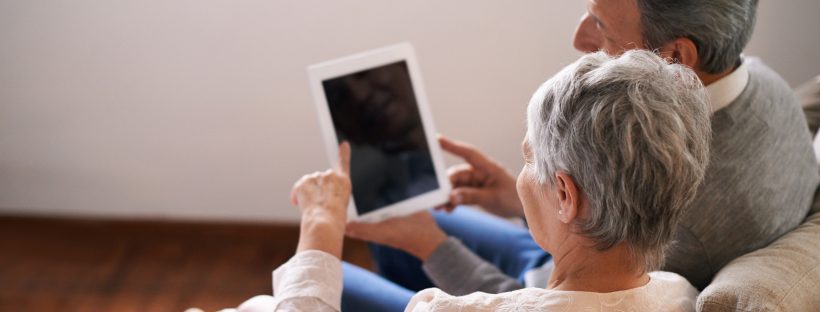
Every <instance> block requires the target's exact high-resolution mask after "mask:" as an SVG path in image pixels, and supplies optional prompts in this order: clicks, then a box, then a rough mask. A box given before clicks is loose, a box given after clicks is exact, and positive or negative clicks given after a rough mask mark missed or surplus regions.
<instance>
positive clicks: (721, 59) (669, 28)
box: [637, 0, 758, 74]
mask: <svg viewBox="0 0 820 312" xmlns="http://www.w3.org/2000/svg"><path fill="white" fill-rule="evenodd" d="M637 1H638V9H639V10H640V14H641V32H642V35H643V38H644V40H645V41H646V44H647V45H648V47H649V48H650V49H658V48H660V47H661V46H663V45H664V44H666V43H669V42H670V41H672V40H675V39H677V38H681V37H685V38H689V39H690V40H692V41H693V42H694V43H695V45H696V46H697V48H698V58H699V59H700V62H699V63H700V64H699V67H700V70H702V71H705V72H707V73H710V74H718V73H722V72H725V71H727V70H729V69H732V68H733V67H734V66H735V65H736V64H737V63H738V61H739V60H740V54H741V53H743V49H744V48H745V47H746V44H747V43H749V39H750V38H751V37H752V31H753V30H754V25H755V19H756V12H757V2H758V0H637Z"/></svg>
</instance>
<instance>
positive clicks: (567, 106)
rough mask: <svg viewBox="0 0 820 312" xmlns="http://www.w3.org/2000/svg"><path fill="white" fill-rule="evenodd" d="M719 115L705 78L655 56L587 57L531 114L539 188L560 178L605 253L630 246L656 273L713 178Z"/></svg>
mask: <svg viewBox="0 0 820 312" xmlns="http://www.w3.org/2000/svg"><path fill="white" fill-rule="evenodd" d="M710 116H711V107H710V105H709V104H708V101H707V98H706V93H705V90H704V88H703V85H702V84H701V82H700V80H698V78H697V76H696V75H695V73H694V72H693V71H692V70H690V69H688V68H686V67H685V66H682V65H677V64H669V63H667V62H666V61H664V60H663V59H661V58H660V57H659V56H658V55H656V54H654V53H652V52H650V51H646V50H632V51H628V52H626V53H624V54H623V55H621V56H620V57H610V56H607V55H606V54H605V53H603V52H597V53H592V54H587V55H585V56H583V57H581V59H579V60H578V61H576V62H575V63H573V64H571V65H569V66H567V67H566V68H564V69H563V70H562V71H561V72H559V73H558V74H557V75H555V76H554V77H553V78H551V79H550V80H548V81H547V82H545V83H544V84H543V85H541V87H540V88H539V89H538V90H537V91H536V92H535V94H534V95H533V97H532V99H531V100H530V103H529V108H528V112H527V117H528V118H527V123H528V137H527V140H528V143H529V144H530V147H531V149H532V155H533V164H532V165H533V166H534V168H535V170H536V171H537V173H538V180H539V181H538V182H539V183H540V184H541V185H543V186H544V187H553V186H554V182H555V181H554V177H555V174H556V173H557V172H558V171H562V172H565V173H567V174H568V175H570V176H571V177H572V179H573V181H574V182H575V183H576V185H578V187H579V189H580V193H581V195H582V203H583V204H584V206H585V207H586V208H587V209H588V210H587V211H588V214H587V215H585V216H583V217H582V218H579V220H578V221H577V222H576V223H575V226H576V229H577V231H578V233H580V234H582V235H585V236H586V237H589V238H590V239H591V240H592V241H594V242H595V243H596V247H597V248H598V249H599V250H606V249H609V248H611V247H612V246H615V245H617V244H619V243H622V242H624V243H626V244H627V246H628V247H629V248H630V251H631V254H632V255H633V256H634V257H635V260H636V261H643V262H639V263H641V264H644V265H645V266H644V269H645V270H647V271H649V270H656V269H658V268H660V267H661V265H662V264H663V254H664V251H665V249H666V248H667V247H668V245H669V243H670V242H671V240H672V234H673V232H674V229H675V226H676V225H677V223H678V222H679V219H680V218H681V215H682V213H683V212H684V209H685V208H686V207H687V206H688V205H689V204H690V202H691V201H692V199H693V197H694V196H695V192H696V190H697V188H698V185H699V184H700V183H701V181H702V180H703V177H704V172H705V168H706V165H707V162H708V157H709V144H710V139H711V123H710Z"/></svg>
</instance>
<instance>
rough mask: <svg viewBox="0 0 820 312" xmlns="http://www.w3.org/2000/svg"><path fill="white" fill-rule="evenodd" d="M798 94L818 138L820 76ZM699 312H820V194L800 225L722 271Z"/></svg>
mask: <svg viewBox="0 0 820 312" xmlns="http://www.w3.org/2000/svg"><path fill="white" fill-rule="evenodd" d="M797 92H798V95H799V96H800V99H801V103H802V105H803V110H804V111H805V113H806V119H807V120H808V122H809V128H810V129H811V131H812V133H817V129H818V128H820V76H818V77H817V78H816V79H814V80H813V81H811V82H809V83H807V84H805V85H803V86H802V87H800V88H798V90H797ZM817 147H818V146H817V145H815V148H817ZM697 310H698V311H705V312H712V311H811V312H820V192H818V193H817V194H816V195H815V198H814V205H813V206H812V209H811V211H810V212H809V216H808V217H807V218H806V221H804V222H803V224H802V225H800V226H799V227H797V228H796V229H794V230H792V231H791V232H789V233H787V234H786V235H784V236H783V237H781V238H779V239H778V240H776V241H774V242H773V243H772V244H771V245H769V246H767V247H766V248H762V249H760V250H757V251H754V252H751V253H749V254H746V255H744V256H742V257H740V258H737V259H735V260H734V261H732V262H730V263H729V264H727V265H726V266H725V267H724V268H723V269H721V270H720V271H719V272H718V273H717V275H715V278H714V279H713V280H712V283H711V284H709V286H708V287H706V289H704V290H703V292H701V294H700V296H699V297H698V301H697Z"/></svg>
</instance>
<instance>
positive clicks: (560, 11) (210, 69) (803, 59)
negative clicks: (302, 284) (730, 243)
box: [0, 0, 820, 221]
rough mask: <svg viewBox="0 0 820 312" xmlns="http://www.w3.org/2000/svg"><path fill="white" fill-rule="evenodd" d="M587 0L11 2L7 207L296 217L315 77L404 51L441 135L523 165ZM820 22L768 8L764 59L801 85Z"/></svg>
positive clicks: (788, 8)
mask: <svg viewBox="0 0 820 312" xmlns="http://www.w3.org/2000/svg"><path fill="white" fill-rule="evenodd" d="M584 5H585V4H584V2H583V1H581V0H576V1H565V0H552V1H544V0H539V1H536V0H527V1H495V0H462V1H435V0H425V1H384V0H358V1H354V0H344V1H341V0H335V1H320V0H289V1H285V0H280V1H262V0H247V1H232V0H222V1H217V0H207V1H204V0H187V1H185V0H173V1H160V0H155V1H136V0H130V1H108V0H75V1H43V0H2V1H0V213H4V214H47V215H81V216H102V217H112V216H113V217H147V218H166V217H167V218H191V219H235V220H263V221H293V220H296V219H297V218H298V214H297V212H296V209H295V208H292V207H290V205H289V204H288V202H287V194H288V192H289V190H290V186H291V184H292V182H293V181H295V180H296V179H297V178H298V177H299V176H301V175H302V174H304V173H307V172H310V171H315V170H320V169H323V168H325V167H327V166H328V163H327V160H326V159H325V156H324V155H325V153H324V151H323V150H322V143H321V137H320V135H319V131H318V123H317V121H316V116H315V112H314V109H313V106H312V105H313V104H312V101H311V98H310V93H309V90H308V86H307V78H306V74H305V70H304V68H305V67H306V66H307V65H309V64H312V63H316V62H319V61H324V60H327V59H332V58H336V57H339V56H343V55H347V54H351V53H355V52H359V51H363V50H367V49H371V48H376V47H380V46H384V45H388V44H392V43H396V42H401V41H409V42H411V43H413V44H414V45H415V47H416V52H417V54H418V57H419V62H420V64H421V69H422V72H423V74H424V78H425V83H426V87H427V89H428V95H429V97H430V102H431V105H432V110H433V114H434V116H435V121H436V126H437V127H438V129H439V131H440V132H442V133H445V134H448V135H450V136H452V137H455V138H460V139H464V140H467V141H471V142H474V143H475V144H476V145H478V146H479V147H481V148H482V149H484V150H486V151H488V152H489V153H491V154H492V155H495V157H497V158H498V159H499V160H500V161H502V162H503V163H504V164H506V165H508V166H509V167H510V168H512V170H513V171H517V170H518V168H519V166H520V164H521V161H520V160H519V159H520V155H519V148H518V144H519V142H520V139H521V137H522V136H523V134H524V127H525V125H524V108H525V105H526V102H527V100H528V99H529V96H530V94H531V92H532V91H533V90H534V89H535V87H536V86H537V85H538V84H539V83H540V82H542V81H543V80H545V79H546V78H548V77H549V76H550V75H551V74H552V73H554V72H556V71H557V70H558V69H560V68H561V67H562V66H563V65H565V64H567V63H569V62H571V61H572V60H574V59H575V58H576V57H577V56H578V54H577V53H576V52H575V51H573V50H572V47H571V36H572V31H573V29H574V27H575V22H576V21H577V19H578V17H579V16H580V14H581V13H582V11H583V10H584ZM817 12H820V2H817V1H816V0H802V1H797V0H793V1H787V2H774V1H764V3H762V4H761V10H760V21H759V24H758V28H757V34H756V36H755V38H754V41H753V43H752V44H751V45H750V48H749V54H756V55H761V56H763V57H764V58H765V59H766V60H767V61H769V63H770V64H772V65H773V67H775V69H777V70H779V71H781V73H782V74H783V75H784V77H786V78H787V79H788V80H789V81H790V82H791V83H793V84H794V83H797V82H799V81H802V80H805V79H808V78H809V77H810V76H812V75H813V74H816V73H820V61H818V57H817V56H818V55H820V37H818V36H817V35H816V34H815V32H816V31H817V30H818V29H820V21H819V20H818V19H816V18H815V15H816V13H817ZM792 30H797V32H796V34H798V35H793V34H791V31H792ZM450 161H451V162H452V159H450Z"/></svg>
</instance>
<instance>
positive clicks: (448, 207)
mask: <svg viewBox="0 0 820 312" xmlns="http://www.w3.org/2000/svg"><path fill="white" fill-rule="evenodd" d="M455 209H456V206H454V205H452V204H450V203H446V204H443V205H440V206H436V207H435V208H433V210H435V211H444V212H447V213H451V212H453V210H455Z"/></svg>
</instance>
